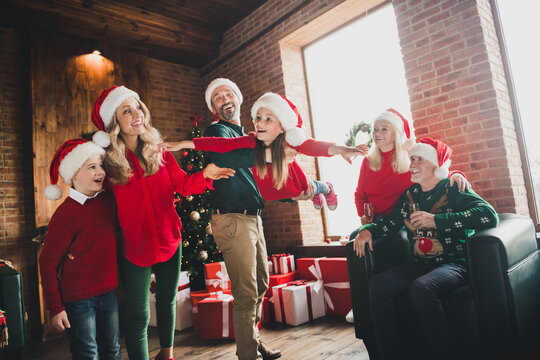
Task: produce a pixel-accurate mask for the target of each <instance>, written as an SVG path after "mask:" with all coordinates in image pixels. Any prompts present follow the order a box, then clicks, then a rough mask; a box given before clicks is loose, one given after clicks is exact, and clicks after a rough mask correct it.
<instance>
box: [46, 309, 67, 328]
mask: <svg viewBox="0 0 540 360" xmlns="http://www.w3.org/2000/svg"><path fill="white" fill-rule="evenodd" d="M51 322H52V325H53V327H54V328H55V329H56V330H58V331H64V330H66V329H69V328H70V327H71V324H70V323H69V320H68V316H67V313H66V310H62V311H60V312H59V313H58V314H56V315H54V316H53V317H52V319H51Z"/></svg>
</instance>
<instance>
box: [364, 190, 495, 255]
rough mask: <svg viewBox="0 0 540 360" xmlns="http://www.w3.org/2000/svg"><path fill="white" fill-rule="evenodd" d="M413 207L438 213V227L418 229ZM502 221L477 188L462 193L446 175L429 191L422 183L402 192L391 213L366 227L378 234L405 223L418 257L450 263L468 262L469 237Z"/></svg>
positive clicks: (385, 232)
mask: <svg viewBox="0 0 540 360" xmlns="http://www.w3.org/2000/svg"><path fill="white" fill-rule="evenodd" d="M413 205H414V206H413ZM413 207H416V210H417V211H425V212H429V213H431V214H435V225H436V228H433V229H416V228H415V227H414V226H412V224H411V222H410V214H411V213H412V212H413ZM498 222H499V218H498V217H497V213H496V212H495V210H494V209H493V207H492V206H491V205H490V204H488V203H487V202H486V201H485V200H484V199H482V198H481V197H480V196H478V195H477V194H476V193H475V192H474V191H472V190H467V191H465V192H464V193H460V192H459V191H458V189H457V186H453V187H450V180H449V179H443V180H441V181H440V182H439V183H438V184H437V185H436V186H435V187H434V188H433V189H432V190H430V191H426V192H423V191H422V188H421V187H420V185H419V184H414V185H413V186H411V187H410V188H409V189H407V190H406V191H405V192H404V193H403V194H402V195H401V197H400V198H399V200H398V204H397V205H396V207H395V208H394V210H393V211H392V212H391V213H390V214H388V215H386V216H384V217H383V218H381V219H380V220H379V221H378V222H376V223H373V224H368V225H365V226H364V227H363V228H362V229H367V230H368V231H369V232H371V234H372V236H373V238H377V237H381V236H383V235H385V234H391V233H394V232H396V231H397V230H398V229H399V228H400V227H401V226H403V225H405V227H406V229H407V235H408V238H409V241H410V242H411V247H412V249H413V253H414V259H415V261H417V262H424V263H449V262H464V261H465V257H466V252H465V241H466V239H467V238H469V237H470V236H472V235H473V234H474V233H475V231H477V230H482V229H487V228H490V227H495V226H497V224H498Z"/></svg>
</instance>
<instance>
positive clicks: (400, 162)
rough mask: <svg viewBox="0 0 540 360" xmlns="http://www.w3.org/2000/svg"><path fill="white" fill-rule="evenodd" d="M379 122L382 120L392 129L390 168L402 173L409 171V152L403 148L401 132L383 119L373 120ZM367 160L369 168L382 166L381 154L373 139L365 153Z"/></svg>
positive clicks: (375, 168)
mask: <svg viewBox="0 0 540 360" xmlns="http://www.w3.org/2000/svg"><path fill="white" fill-rule="evenodd" d="M379 122H384V123H385V124H388V126H389V127H390V128H392V130H393V131H394V154H393V155H392V170H394V172H395V173H398V174H403V173H406V172H407V171H409V166H410V165H411V160H410V159H409V152H408V151H407V149H405V146H404V139H403V134H402V133H401V132H399V131H398V130H397V129H396V128H395V127H394V125H392V123H390V122H389V121H385V120H380V121H375V123H374V124H373V127H374V128H375V124H376V123H379ZM367 158H368V161H369V168H370V169H371V170H373V171H379V170H381V167H382V161H383V158H382V155H381V151H380V149H379V147H378V146H377V145H376V144H375V141H373V146H372V147H371V149H369V153H368V155H367Z"/></svg>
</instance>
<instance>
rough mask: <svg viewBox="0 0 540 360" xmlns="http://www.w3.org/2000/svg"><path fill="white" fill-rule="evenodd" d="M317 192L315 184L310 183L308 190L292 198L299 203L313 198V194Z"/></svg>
mask: <svg viewBox="0 0 540 360" xmlns="http://www.w3.org/2000/svg"><path fill="white" fill-rule="evenodd" d="M314 192H315V189H314V188H313V183H309V184H308V189H307V190H306V191H304V192H302V193H300V195H298V196H295V197H293V198H291V199H292V200H294V201H298V200H309V199H311V198H312V197H313V193H314Z"/></svg>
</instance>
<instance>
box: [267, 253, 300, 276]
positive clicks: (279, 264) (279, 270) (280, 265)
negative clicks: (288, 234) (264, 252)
mask: <svg viewBox="0 0 540 360" xmlns="http://www.w3.org/2000/svg"><path fill="white" fill-rule="evenodd" d="M272 264H273V270H274V273H276V274H286V273H288V272H291V271H295V270H296V264H295V262H294V255H290V254H274V255H272Z"/></svg>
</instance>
